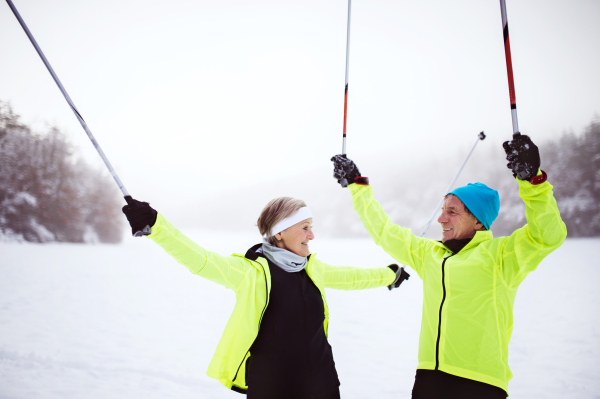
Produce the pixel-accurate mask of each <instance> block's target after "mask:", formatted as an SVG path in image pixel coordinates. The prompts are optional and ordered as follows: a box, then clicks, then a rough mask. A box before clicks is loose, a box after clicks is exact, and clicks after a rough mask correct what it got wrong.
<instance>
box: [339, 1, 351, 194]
mask: <svg viewBox="0 0 600 399" xmlns="http://www.w3.org/2000/svg"><path fill="white" fill-rule="evenodd" d="M350 3H351V0H348V24H347V32H346V85H345V89H344V137H343V139H342V140H343V141H342V155H346V116H347V114H348V66H349V63H350V9H351V4H350ZM340 184H341V186H342V187H347V186H348V180H347V179H346V178H345V177H344V178H342V179H341V180H340Z"/></svg>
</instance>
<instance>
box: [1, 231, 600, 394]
mask: <svg viewBox="0 0 600 399" xmlns="http://www.w3.org/2000/svg"><path fill="white" fill-rule="evenodd" d="M190 235H192V236H193V237H194V238H195V239H196V240H197V241H198V242H199V243H202V244H203V245H204V246H205V247H206V248H208V249H211V250H214V251H216V252H218V253H221V254H229V253H231V252H245V250H246V249H247V248H248V247H250V246H251V245H252V244H254V243H255V242H258V238H257V236H254V237H252V236H250V237H248V236H233V235H227V236H226V235H214V234H210V233H202V232H195V233H194V234H190ZM311 249H312V250H313V251H314V252H318V257H319V258H320V259H322V260H324V261H326V262H328V263H331V264H337V265H354V266H369V267H371V266H385V265H388V264H389V263H392V259H391V258H390V257H389V256H388V255H386V254H385V253H384V252H383V251H382V250H381V249H380V248H377V247H376V246H375V245H374V244H373V243H372V242H371V241H370V240H368V239H355V240H319V239H317V240H316V241H313V244H312V246H311ZM598 249H600V239H569V240H567V242H566V243H565V244H564V245H563V246H562V247H561V248H560V249H559V250H557V251H556V252H555V253H553V254H552V255H550V257H548V258H547V259H546V260H545V261H544V262H543V263H542V264H541V265H540V267H539V268H538V270H537V271H535V272H534V273H532V274H531V275H530V276H529V277H528V278H527V279H526V280H525V282H524V283H523V284H522V285H521V288H520V290H519V294H518V296H517V301H516V311H515V326H514V333H513V338H512V341H511V344H510V364H511V367H512V370H513V373H514V375H515V376H514V378H513V380H512V381H511V382H510V385H509V391H510V394H511V398H514V399H521V398H527V399H530V398H545V399H548V398H562V399H564V398H577V399H585V398H600V311H599V305H598V304H599V303H600V289H598V286H599V282H600V268H599V267H598V261H597V259H596V258H594V254H595V253H596V252H597V251H598ZM412 274H413V276H412V277H411V279H410V280H409V281H408V282H405V283H404V284H403V285H402V287H401V289H399V290H395V291H392V292H389V291H388V290H387V289H385V288H379V289H374V290H367V291H358V292H344V291H334V290H328V293H327V298H328V304H329V307H330V311H331V323H330V335H329V337H330V342H331V344H332V347H333V352H334V357H335V361H336V365H337V369H338V373H339V376H340V380H341V382H342V385H341V392H342V397H343V398H344V399H350V398H410V392H411V389H412V384H413V379H414V373H415V367H416V364H417V346H418V336H419V328H420V319H421V298H422V289H421V282H420V280H419V278H418V277H417V276H416V274H415V273H412ZM234 300H235V298H234V295H233V293H232V292H231V291H229V290H226V289H225V288H223V287H221V286H218V285H216V284H213V283H210V282H208V281H205V280H203V279H202V278H199V277H196V276H193V275H192V274H190V273H189V272H188V271H187V269H185V268H184V267H182V266H180V265H179V264H177V263H176V262H175V261H173V260H172V259H171V258H169V256H168V255H166V254H165V253H164V252H163V251H162V249H160V248H159V247H158V246H156V245H154V244H153V243H152V242H151V241H149V240H147V239H133V238H126V239H125V243H124V244H121V245H70V244H46V245H33V244H18V243H0V398H3V399H7V398H10V399H25V398H26V399H34V398H60V399H69V398H76V399H85V398H97V399H100V398H103V399H104V398H128V399H129V398H177V399H186V398H194V399H197V398H217V399H218V398H231V399H235V398H242V396H239V394H237V393H235V392H231V391H228V390H227V389H225V388H223V387H222V386H221V384H220V383H218V382H217V381H215V380H213V379H211V378H208V377H207V376H206V375H205V373H206V368H207V366H208V363H209V361H210V358H211V356H212V353H213V350H214V348H215V347H216V345H217V342H218V339H219V337H220V334H221V332H222V330H223V328H224V326H225V323H226V321H227V319H228V316H229V313H230V311H231V309H232V308H233V305H234Z"/></svg>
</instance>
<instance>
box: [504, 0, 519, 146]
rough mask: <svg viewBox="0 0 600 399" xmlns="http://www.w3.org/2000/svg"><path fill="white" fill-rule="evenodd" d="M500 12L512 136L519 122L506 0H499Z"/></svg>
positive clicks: (515, 132)
mask: <svg viewBox="0 0 600 399" xmlns="http://www.w3.org/2000/svg"><path fill="white" fill-rule="evenodd" d="M500 12H501V13H502V32H503V36H504V55H505V56H506V72H507V74H508V94H509V96H510V114H511V117H512V126H513V136H514V135H515V134H517V133H519V122H518V120H517V100H516V97H515V82H514V80H513V70H512V57H511V55H510V40H509V38H508V20H507V18H506V1H505V0H500Z"/></svg>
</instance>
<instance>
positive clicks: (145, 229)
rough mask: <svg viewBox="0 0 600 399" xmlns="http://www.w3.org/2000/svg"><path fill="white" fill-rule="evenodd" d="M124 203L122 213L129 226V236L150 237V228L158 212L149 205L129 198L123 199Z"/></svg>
mask: <svg viewBox="0 0 600 399" xmlns="http://www.w3.org/2000/svg"><path fill="white" fill-rule="evenodd" d="M125 201H127V205H125V206H124V207H123V213H124V214H125V216H126V217H127V221H128V222H129V225H130V226H131V234H133V236H134V237H140V236H142V235H146V236H147V235H150V233H151V231H150V227H152V226H154V223H156V217H157V216H158V212H156V211H155V210H154V209H153V208H152V207H151V206H150V204H149V203H147V202H141V201H138V200H135V199H133V198H131V196H127V197H125Z"/></svg>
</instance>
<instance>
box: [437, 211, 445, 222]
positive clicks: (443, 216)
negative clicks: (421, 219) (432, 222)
mask: <svg viewBox="0 0 600 399" xmlns="http://www.w3.org/2000/svg"><path fill="white" fill-rule="evenodd" d="M437 221H438V223H440V224H441V223H447V222H448V218H447V217H446V212H444V211H442V214H441V215H440V217H439V218H438V219H437Z"/></svg>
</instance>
